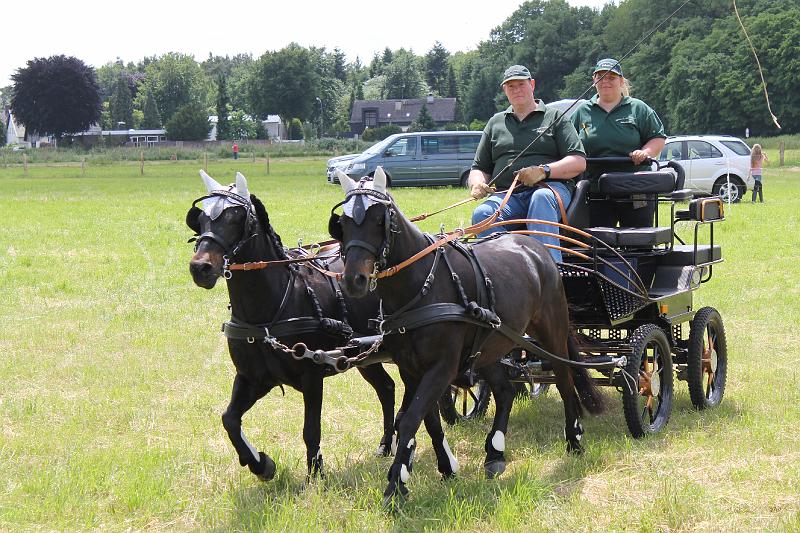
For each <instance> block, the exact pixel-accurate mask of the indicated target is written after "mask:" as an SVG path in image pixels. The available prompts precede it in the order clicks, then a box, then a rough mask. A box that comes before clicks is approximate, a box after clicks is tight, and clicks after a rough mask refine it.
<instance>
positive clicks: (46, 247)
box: [0, 154, 800, 531]
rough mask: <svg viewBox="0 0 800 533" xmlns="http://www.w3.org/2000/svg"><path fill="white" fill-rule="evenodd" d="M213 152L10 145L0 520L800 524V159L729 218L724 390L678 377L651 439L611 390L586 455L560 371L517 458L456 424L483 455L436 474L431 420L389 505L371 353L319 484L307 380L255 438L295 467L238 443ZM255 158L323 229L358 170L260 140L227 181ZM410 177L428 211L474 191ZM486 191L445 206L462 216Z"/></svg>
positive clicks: (462, 525)
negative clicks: (189, 215)
mask: <svg viewBox="0 0 800 533" xmlns="http://www.w3.org/2000/svg"><path fill="white" fill-rule="evenodd" d="M771 155H772V154H770V156H771ZM197 169H198V164H197V163H181V162H178V163H153V164H149V165H147V166H146V167H145V175H144V176H140V175H139V168H138V166H137V165H136V164H116V165H111V166H104V167H94V166H91V165H90V166H89V167H87V168H86V169H85V172H82V170H81V168H80V167H78V166H38V165H32V166H31V167H30V168H29V170H28V175H27V176H26V175H24V172H23V170H22V168H21V167H18V166H17V167H9V168H6V169H2V168H0V190H2V193H0V220H2V224H1V225H0V228H2V230H1V231H0V302H2V306H0V321H1V323H2V324H3V326H4V327H3V328H2V331H1V332H0V349H2V353H3V354H4V355H5V357H3V358H2V359H0V383H1V384H2V387H0V432H2V433H1V435H2V436H1V437H0V480H2V481H0V529H2V530H29V529H47V530H53V529H55V530H85V529H98V530H112V531H119V530H127V529H148V530H170V531H172V530H196V529H203V530H291V531H309V530H315V531H316V530H394V529H397V530H437V531H438V530H446V531H464V530H467V531H477V530H480V531H488V530H501V531H506V530H524V531H533V530H540V529H545V530H552V531H567V530H594V531H603V530H608V529H612V530H623V529H625V530H627V529H632V530H643V531H656V530H658V531H663V530H706V531H711V530H714V531H716V530H727V531H739V530H795V531H796V530H798V528H800V496H798V494H800V451H799V450H800V438H798V435H797V431H795V429H794V425H795V424H796V421H797V420H798V419H800V392H799V391H798V383H800V379H798V378H799V377H800V376H798V369H797V364H796V354H797V346H798V341H800V334H798V326H800V323H799V322H800V319H798V314H797V312H796V302H797V301H798V298H800V289H798V285H797V282H796V279H797V276H798V272H799V269H798V266H797V257H798V255H797V235H798V231H799V230H800V228H798V226H799V225H800V224H799V222H800V215H799V214H800V172H797V171H792V170H773V169H769V170H768V171H767V173H766V174H765V186H764V192H765V198H766V203H765V204H764V205H751V204H750V203H747V202H745V203H742V204H736V205H733V206H730V207H729V208H728V209H727V211H726V215H727V220H726V222H724V223H723V224H720V225H719V226H718V227H717V233H716V238H717V242H721V243H722V245H723V251H724V256H725V259H726V261H725V262H724V263H723V264H722V265H720V266H718V267H717V268H715V271H714V277H713V279H712V281H711V282H710V283H708V284H706V285H705V286H704V287H703V289H702V290H701V291H699V292H698V293H696V307H700V306H702V305H713V306H715V307H717V308H718V309H719V310H720V312H721V313H722V316H723V318H724V320H725V327H726V330H727V334H728V346H729V350H730V353H729V358H730V368H729V375H728V388H727V392H726V397H725V400H724V402H723V404H722V405H721V406H720V407H719V408H717V409H714V410H711V411H707V412H702V413H699V412H696V411H694V410H693V409H692V408H691V402H690V401H689V396H688V392H687V390H686V387H685V384H684V383H683V382H677V384H676V402H675V410H674V412H673V415H672V419H671V420H670V423H669V425H668V427H667V429H666V431H664V432H662V433H660V434H658V435H655V436H653V437H652V438H648V439H644V440H633V439H631V438H630V437H628V435H627V432H626V429H625V423H624V420H623V418H622V415H621V411H622V408H621V402H620V400H619V398H618V396H617V395H616V393H613V391H608V392H609V393H610V396H611V400H610V404H611V410H610V412H609V414H607V415H605V416H603V417H601V418H595V419H589V420H587V421H586V429H587V434H586V439H585V442H586V445H587V453H586V454H585V456H583V457H580V458H574V457H569V456H567V455H566V454H565V453H564V450H563V449H564V445H563V440H562V436H561V431H562V429H561V428H562V424H563V413H562V409H561V403H560V401H559V400H558V399H557V395H555V394H552V393H551V394H550V395H549V396H547V397H545V398H543V399H540V400H537V401H535V402H530V401H518V402H517V403H516V404H515V406H514V410H513V412H512V417H511V421H510V430H509V435H508V450H509V451H508V456H509V459H510V463H509V470H508V471H507V472H506V473H505V474H504V475H503V477H502V478H500V479H499V480H496V481H491V482H489V481H486V480H484V479H483V474H482V461H483V442H484V439H485V435H486V432H487V431H488V429H489V427H490V421H489V420H488V419H486V420H477V421H473V422H470V423H467V424H463V425H460V426H457V427H453V428H449V429H447V434H448V440H449V442H450V443H451V446H452V448H453V450H454V453H455V454H456V456H457V457H458V459H459V461H460V462H461V464H462V467H463V468H462V471H461V472H460V475H459V478H458V479H457V480H455V481H453V482H446V483H445V482H442V481H440V480H439V479H438V475H437V473H436V470H435V459H434V457H433V454H432V451H431V448H430V444H429V441H428V439H427V437H426V436H425V435H423V434H421V435H420V439H419V442H420V447H419V453H418V462H417V463H416V465H415V466H416V468H415V469H414V474H413V477H412V480H411V483H410V488H411V490H412V494H411V498H410V500H409V501H408V502H407V503H406V504H405V505H404V506H403V507H402V509H400V511H398V512H397V513H394V514H390V513H387V512H385V511H384V510H383V509H382V508H381V506H380V495H381V492H382V491H383V488H384V484H385V473H386V469H387V467H388V465H389V461H388V460H387V459H384V458H377V457H373V456H372V451H373V449H374V448H375V447H376V446H377V443H378V439H379V435H380V419H379V410H378V406H377V402H376V401H375V396H374V394H373V393H372V391H371V389H370V388H369V387H368V386H366V384H365V383H364V382H363V381H362V380H361V379H360V378H359V377H358V374H357V373H355V372H353V373H347V374H345V375H343V376H340V377H337V378H333V379H330V380H327V381H326V391H325V404H324V413H323V414H324V418H323V443H322V446H323V451H324V453H325V459H326V466H327V468H328V475H327V477H326V478H325V479H324V480H318V481H315V482H312V483H311V484H310V485H307V484H306V481H305V461H304V447H303V444H302V438H301V431H302V418H303V417H302V412H303V407H302V401H301V397H300V395H299V394H298V393H297V392H295V391H292V390H287V391H286V396H285V397H284V396H282V395H281V394H280V392H277V391H274V392H273V393H272V394H270V395H269V396H268V397H267V398H265V399H264V400H262V401H261V402H260V403H259V404H257V405H256V406H255V407H254V408H253V409H252V410H251V412H250V413H249V414H248V415H247V416H246V418H245V429H246V432H247V434H248V438H249V439H250V441H251V442H253V443H254V444H255V445H256V446H258V447H259V448H260V449H262V450H264V451H266V452H267V453H269V454H270V455H272V456H273V457H274V458H275V460H276V461H277V463H278V473H277V476H276V478H275V479H274V480H273V481H271V482H269V483H261V482H259V481H258V480H256V479H255V478H254V477H253V476H252V475H250V474H249V472H247V470H246V469H242V468H240V467H239V466H238V462H237V460H236V456H235V454H234V452H233V449H232V447H231V446H230V444H229V442H228V440H227V437H226V436H225V433H224V431H223V429H222V426H221V423H220V419H219V415H220V414H221V412H222V410H223V409H224V406H225V405H226V403H227V400H228V397H229V392H230V384H231V381H232V377H233V367H232V365H231V363H230V361H229V358H228V355H227V350H226V347H225V343H224V339H223V337H222V335H221V334H220V333H219V324H220V323H221V322H222V321H223V320H225V319H227V317H228V315H227V310H226V303H227V294H226V291H225V289H224V286H221V285H220V286H218V287H217V288H215V289H214V290H212V291H205V290H202V289H199V288H197V287H196V286H194V284H193V283H192V281H191V278H190V276H189V274H188V268H187V266H188V260H189V258H190V256H191V245H189V244H186V242H185V241H186V239H187V237H189V236H190V234H191V232H190V231H189V230H188V228H186V227H185V226H184V223H183V219H184V215H185V213H186V210H187V209H188V208H189V206H190V205H191V202H192V200H193V199H194V198H196V197H198V196H200V195H202V194H203V192H204V191H203V189H202V186H201V183H200V180H199V178H198V176H197ZM235 170H241V171H242V172H243V173H244V174H245V175H246V176H247V177H248V179H249V183H250V188H251V191H252V192H254V193H255V194H256V195H258V196H259V197H260V198H261V199H262V200H264V202H265V204H266V206H267V208H268V210H269V211H270V218H271V220H272V222H273V224H274V226H275V227H276V228H277V230H278V231H279V233H280V234H281V236H282V237H283V240H284V242H285V243H286V244H293V243H294V242H295V241H296V240H297V239H298V238H301V237H302V239H303V241H304V242H306V243H308V242H311V241H314V240H319V239H322V238H325V226H326V220H327V215H328V211H329V209H330V207H331V206H332V205H333V204H334V203H336V202H337V201H338V200H339V199H340V197H341V193H340V189H339V188H338V187H334V186H329V185H327V184H325V183H324V177H323V170H324V159H281V160H280V161H273V162H272V165H271V167H270V174H269V175H267V174H266V166H265V164H264V162H262V161H258V162H256V163H252V162H251V161H247V160H240V161H238V162H233V161H226V162H212V163H211V164H210V168H209V172H210V173H211V174H212V175H213V176H214V177H215V178H216V179H217V180H218V181H220V182H223V183H225V182H227V181H230V180H232V179H233V175H234V172H235ZM395 196H396V198H397V201H398V203H399V205H400V206H401V207H402V208H403V209H404V210H405V211H406V212H407V213H409V214H417V213H420V212H427V211H432V210H434V209H437V208H440V207H442V206H444V205H448V204H450V203H452V202H454V201H456V200H458V199H461V198H463V197H464V193H463V191H460V190H457V189H454V188H443V189H400V190H397V191H396V192H395ZM748 199H749V198H748ZM470 208H471V206H465V207H463V208H460V209H457V210H453V211H452V212H448V213H447V214H445V215H442V216H439V217H433V218H432V219H430V220H428V221H425V222H424V223H423V226H424V227H426V228H427V229H429V230H435V229H438V226H439V224H440V223H443V224H445V226H446V227H447V228H452V227H455V226H458V225H464V224H466V223H468V221H469V212H470ZM391 371H392V372H393V375H394V376H395V377H396V376H397V374H396V372H395V371H394V369H391ZM398 381H399V380H398ZM398 401H399V396H398ZM421 433H424V429H423V430H421Z"/></svg>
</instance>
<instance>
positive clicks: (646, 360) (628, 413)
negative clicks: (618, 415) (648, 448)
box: [622, 324, 673, 439]
mask: <svg viewBox="0 0 800 533" xmlns="http://www.w3.org/2000/svg"><path fill="white" fill-rule="evenodd" d="M631 348H632V352H633V353H631V355H630V357H629V358H628V364H627V365H626V366H625V371H626V374H625V375H624V376H623V377H624V380H625V382H624V383H623V384H622V406H623V408H624V410H625V422H626V423H627V424H628V429H629V430H630V432H631V435H633V436H634V437H635V438H637V439H638V438H641V437H644V436H645V435H648V434H650V433H656V432H657V431H659V430H661V428H663V427H664V426H665V425H666V424H667V421H668V420H669V415H670V412H671V411H672V378H673V375H672V354H671V353H670V348H669V341H668V340H667V336H666V334H665V333H664V330H662V329H661V328H660V327H658V326H656V325H655V324H645V325H643V326H640V327H639V328H637V329H636V330H635V331H634V332H633V335H632V336H631Z"/></svg>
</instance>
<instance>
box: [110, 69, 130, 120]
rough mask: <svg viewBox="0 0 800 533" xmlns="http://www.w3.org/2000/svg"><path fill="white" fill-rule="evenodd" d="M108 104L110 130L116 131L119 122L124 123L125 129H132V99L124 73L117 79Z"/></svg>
mask: <svg viewBox="0 0 800 533" xmlns="http://www.w3.org/2000/svg"><path fill="white" fill-rule="evenodd" d="M108 104H109V109H108V110H109V112H110V113H111V123H112V129H116V128H117V126H118V125H119V123H120V122H124V123H125V129H129V128H133V97H132V96H131V89H130V85H129V84H128V77H127V76H126V75H125V73H122V74H120V75H119V77H118V78H117V83H116V85H115V86H114V92H113V93H112V94H111V99H110V100H109V103H108Z"/></svg>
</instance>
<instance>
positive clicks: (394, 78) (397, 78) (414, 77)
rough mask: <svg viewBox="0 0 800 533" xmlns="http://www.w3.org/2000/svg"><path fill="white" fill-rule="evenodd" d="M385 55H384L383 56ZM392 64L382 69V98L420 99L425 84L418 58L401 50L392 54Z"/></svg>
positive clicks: (423, 93)
mask: <svg viewBox="0 0 800 533" xmlns="http://www.w3.org/2000/svg"><path fill="white" fill-rule="evenodd" d="M384 55H385V54H384ZM393 57H394V59H393V60H392V62H391V63H390V64H389V65H388V66H387V67H386V68H385V69H384V75H385V76H386V79H385V80H384V83H383V98H385V99H393V98H421V97H423V96H425V84H424V82H423V80H422V73H421V70H420V68H419V64H418V58H417V57H416V56H415V55H414V54H413V53H411V52H408V51H406V50H403V49H402V48H401V49H400V50H398V51H397V53H396V54H394V56H393Z"/></svg>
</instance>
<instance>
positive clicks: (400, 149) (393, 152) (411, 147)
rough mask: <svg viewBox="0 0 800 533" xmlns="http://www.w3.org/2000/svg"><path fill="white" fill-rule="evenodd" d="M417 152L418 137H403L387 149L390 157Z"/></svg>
mask: <svg viewBox="0 0 800 533" xmlns="http://www.w3.org/2000/svg"><path fill="white" fill-rule="evenodd" d="M416 153H417V139H416V137H403V138H402V139H397V141H396V142H395V143H394V144H392V145H391V146H390V147H389V148H387V149H386V155H387V156H388V157H396V156H399V155H414V154H416Z"/></svg>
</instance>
